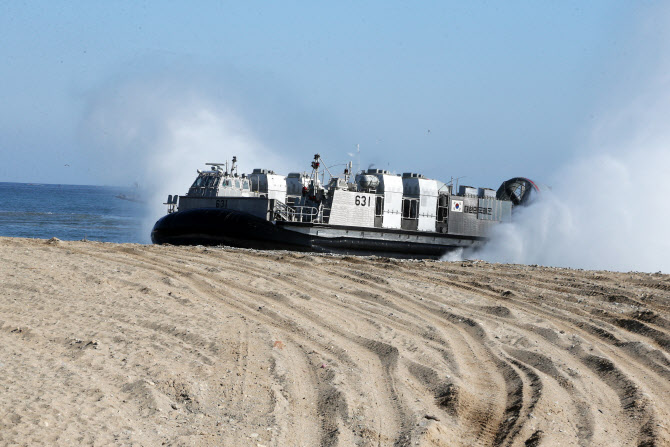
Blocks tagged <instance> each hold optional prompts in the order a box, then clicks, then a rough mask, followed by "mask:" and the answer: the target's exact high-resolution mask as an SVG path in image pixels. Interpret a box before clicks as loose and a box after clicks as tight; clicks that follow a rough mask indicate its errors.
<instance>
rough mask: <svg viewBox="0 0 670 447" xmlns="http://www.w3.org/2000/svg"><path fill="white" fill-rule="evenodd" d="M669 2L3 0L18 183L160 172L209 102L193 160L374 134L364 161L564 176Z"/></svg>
mask: <svg viewBox="0 0 670 447" xmlns="http://www.w3.org/2000/svg"><path fill="white" fill-rule="evenodd" d="M657 9H658V6H657V5H656V4H654V3H645V2H623V1H590V2H584V1H578V2H569V1H562V2H549V1H547V2H539V1H538V2H532V1H513V2H483V1H482V2H448V1H439V2H429V1H426V2H387V1H370V2H332V3H330V4H324V2H254V1H250V2H214V1H211V2H208V1H199V2H175V1H156V2H141V1H135V2H129V1H128V2H124V1H120V2H101V1H80V2H77V1H72V2H53V1H25V2H19V1H16V2H10V1H6V2H2V3H0V42H1V44H0V59H1V60H2V63H0V80H1V82H0V181H18V182H45V183H72V184H120V185H125V184H131V183H132V182H134V181H137V180H139V181H140V183H142V177H143V176H144V175H145V172H146V171H147V170H150V169H151V166H152V162H151V160H153V158H151V157H149V156H144V155H143V154H144V151H149V152H151V151H157V150H158V151H159V152H160V151H161V150H168V149H160V148H158V146H161V145H162V147H163V148H165V147H167V146H169V145H167V144H166V143H165V142H166V141H167V140H166V138H165V137H164V136H163V135H162V133H164V132H165V131H166V129H170V131H171V132H173V133H174V132H176V131H175V130H174V129H175V121H176V120H185V121H187V122H189V123H191V124H192V122H191V121H189V120H191V119H195V118H192V117H193V116H196V117H203V116H205V117H209V118H203V119H206V120H209V119H210V118H211V120H210V121H211V123H212V124H211V126H216V125H221V126H222V127H226V126H228V127H229V129H231V130H230V132H221V133H220V134H219V133H216V132H213V131H212V130H211V128H210V127H211V126H210V127H206V130H203V131H202V132H198V131H197V130H198V129H204V128H203V127H202V126H201V125H200V124H199V125H197V126H191V127H188V126H187V130H188V131H185V130H184V127H183V126H182V127H178V129H179V131H178V132H177V133H178V135H179V139H178V140H175V141H178V142H179V144H181V145H183V146H185V147H187V148H188V149H187V150H186V152H185V153H183V152H182V153H180V156H179V157H178V160H179V161H178V163H175V164H176V165H177V167H178V168H180V169H184V170H188V172H189V175H190V173H192V172H194V170H195V169H196V168H198V167H201V165H202V164H203V163H205V162H206V161H213V160H212V158H216V159H217V160H216V161H221V160H223V159H225V158H230V157H231V156H232V155H234V154H236V155H238V157H239V158H240V159H241V161H242V162H244V153H245V151H246V150H247V148H248V147H251V146H253V145H255V146H254V147H262V148H263V150H261V151H260V152H259V151H256V156H255V158H254V157H251V156H250V157H249V161H250V162H251V161H252V160H253V162H255V163H260V162H264V161H269V160H282V161H283V162H285V164H282V165H281V166H290V167H291V168H292V170H301V169H307V168H308V164H309V161H310V160H311V157H312V155H313V154H314V153H315V152H320V153H321V154H322V155H323V156H324V158H325V159H326V160H327V161H328V162H329V163H330V162H332V163H333V164H335V163H342V162H345V161H347V160H348V158H349V156H347V153H354V152H355V150H356V149H355V148H356V144H360V150H361V155H360V158H361V165H362V167H367V166H369V165H370V164H374V165H375V166H376V167H382V168H388V169H391V170H394V171H398V172H404V171H413V172H422V173H424V174H425V175H427V176H429V177H433V178H439V179H442V180H445V179H447V180H448V179H449V177H450V176H454V177H460V176H466V179H465V180H463V182H465V183H470V184H472V185H473V186H490V187H494V188H495V187H497V186H498V185H499V184H500V182H501V181H502V180H504V179H506V178H509V177H513V176H517V175H523V176H528V177H531V178H534V179H537V180H538V181H545V182H546V181H548V179H550V178H551V176H552V175H553V174H552V173H553V172H554V170H555V169H556V167H557V166H560V165H561V164H562V163H564V162H565V160H566V159H570V158H571V157H573V156H574V154H575V153H576V152H579V151H582V150H584V147H585V145H586V144H587V143H586V142H587V141H588V140H589V135H590V133H591V132H592V129H593V127H594V122H597V121H598V119H599V116H600V115H601V114H602V113H603V110H607V109H608V108H609V107H613V106H614V104H615V103H616V102H617V101H618V100H619V99H621V92H626V91H629V90H631V89H635V88H636V86H637V85H639V83H640V82H642V80H643V79H644V76H645V73H646V70H645V68H644V67H646V66H648V65H649V66H651V65H653V64H654V61H655V59H657V58H658V57H659V53H660V52H662V51H663V48H662V47H661V48H657V47H655V46H654V45H653V44H651V45H645V44H644V42H654V39H653V32H654V31H653V30H654V29H655V28H654V24H653V23H652V24H651V25H650V24H649V22H650V21H652V22H653V19H654V16H655V11H656V10H657ZM650 30H651V31H650ZM645 33H646V34H645ZM649 33H652V35H651V36H650V35H649ZM645 39H647V40H645ZM641 42H642V44H641ZM195 98H197V99H195ZM188 107H192V108H190V109H189V108H188ZM168 111H171V113H168ZM191 111H193V112H191ZM203 111H207V112H211V113H208V114H204V115H203V113H201V112H203ZM212 117H214V118H212ZM199 119H200V118H199ZM210 121H207V122H210ZM208 132H209V135H211V138H205V137H204V136H203V135H202V133H208ZM212 140H216V141H212ZM171 141H172V140H171ZM250 142H252V143H250ZM250 145H251V146H250ZM201 146H202V150H199V148H200V147H201ZM205 146H206V147H205ZM251 152H253V151H252V150H251V149H249V153H250V154H251ZM270 152H271V153H272V157H274V158H272V157H270V156H269V155H268V154H269V153H270ZM154 154H155V152H154ZM184 154H185V155H184ZM258 154H261V156H260V157H259V156H258ZM263 154H265V155H263ZM204 157H207V158H208V159H203V158H204ZM243 167H245V168H247V169H245V170H250V169H251V168H253V167H256V166H244V165H243ZM268 167H270V168H272V166H268ZM186 186H187V185H183V187H182V189H183V188H186ZM174 192H178V191H174Z"/></svg>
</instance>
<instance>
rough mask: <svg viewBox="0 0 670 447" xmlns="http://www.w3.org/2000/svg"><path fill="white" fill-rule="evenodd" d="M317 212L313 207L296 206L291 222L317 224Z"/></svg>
mask: <svg viewBox="0 0 670 447" xmlns="http://www.w3.org/2000/svg"><path fill="white" fill-rule="evenodd" d="M318 220H319V210H318V209H317V208H315V207H313V206H296V207H295V213H294V214H293V219H292V221H293V222H318Z"/></svg>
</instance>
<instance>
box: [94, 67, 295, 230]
mask: <svg viewBox="0 0 670 447" xmlns="http://www.w3.org/2000/svg"><path fill="white" fill-rule="evenodd" d="M206 93H207V92H206V91H202V90H200V89H198V88H195V87H193V86H189V85H188V84H183V83H180V82H177V81H174V80H165V79H164V80H151V81H148V80H143V81H137V80H136V81H132V82H123V83H120V84H117V85H114V86H111V87H109V88H107V89H104V90H103V91H101V92H99V93H98V94H97V95H94V97H93V98H92V100H91V103H90V105H89V108H88V113H87V117H86V120H85V122H84V125H83V128H82V136H83V138H84V141H85V143H86V151H85V153H84V154H83V155H84V156H85V158H86V159H87V160H88V162H89V165H90V166H91V168H92V169H96V170H97V171H98V172H100V182H101V183H102V182H104V183H112V184H131V183H132V182H138V183H140V184H141V185H142V187H143V190H144V191H147V192H148V193H149V195H148V196H147V197H146V199H147V201H148V205H147V209H146V218H145V225H144V226H145V227H146V228H145V231H144V233H146V240H145V242H148V241H149V231H150V228H151V226H152V225H153V223H154V222H155V221H156V219H157V218H158V217H160V216H161V215H163V214H164V213H165V208H164V207H163V206H162V205H161V203H162V202H164V201H165V199H166V198H167V195H168V194H183V193H184V192H185V190H186V188H188V186H189V185H190V184H191V182H192V181H193V179H194V178H195V170H196V169H199V168H204V163H205V162H209V161H212V162H225V161H226V159H230V158H231V157H232V156H233V155H237V156H238V159H239V160H240V166H241V170H242V172H243V171H244V170H251V169H252V168H255V167H272V168H273V169H275V170H278V171H280V170H281V169H283V165H284V164H285V163H286V160H285V159H280V158H279V157H277V156H275V154H273V153H272V152H271V151H270V150H269V149H268V148H267V147H266V146H265V145H264V144H263V143H262V142H260V141H259V140H258V139H257V138H256V137H255V136H254V135H253V133H252V131H251V130H250V129H249V128H248V126H247V124H246V122H245V121H244V119H243V118H242V117H240V116H238V115H237V114H236V113H235V111H234V110H232V109H231V108H230V107H228V106H226V104H221V103H217V102H214V101H212V100H211V99H209V98H208V95H207V94H206Z"/></svg>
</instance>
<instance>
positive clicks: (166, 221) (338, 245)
mask: <svg viewBox="0 0 670 447" xmlns="http://www.w3.org/2000/svg"><path fill="white" fill-rule="evenodd" d="M151 240H152V242H153V243H155V244H173V245H228V246H232V247H240V248H253V249H260V250H294V251H313V252H321V253H337V254H351V255H378V256H388V257H396V258H439V257H441V256H443V255H444V254H446V253H448V252H449V251H452V250H454V249H457V248H465V247H472V248H474V247H477V246H479V245H480V244H481V243H483V241H484V238H474V237H457V236H456V237H455V236H446V235H444V236H441V235H435V234H434V233H433V234H431V235H426V234H425V233H422V232H417V231H405V230H384V229H379V228H372V229H371V228H356V227H344V226H329V225H314V224H308V223H307V224H306V223H300V224H298V223H293V222H282V221H279V222H273V221H268V220H265V219H261V218H259V217H256V216H253V215H251V214H249V213H245V212H242V211H237V210H231V209H220V208H199V209H191V210H185V211H178V212H175V213H171V214H168V215H166V216H164V217H163V218H161V219H160V220H158V222H156V224H155V226H154V228H153V230H152V232H151Z"/></svg>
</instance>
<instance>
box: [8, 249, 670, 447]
mask: <svg viewBox="0 0 670 447" xmlns="http://www.w3.org/2000/svg"><path fill="white" fill-rule="evenodd" d="M669 350H670V276H668V275H662V274H648V273H613V272H603V271H597V272H596V271H581V270H570V269H558V268H545V267H537V266H519V265H500V264H489V263H485V262H477V261H467V262H451V263H450V262H433V261H399V260H389V259H384V258H357V257H346V256H344V257H343V256H321V255H314V254H306V253H290V252H262V251H252V250H233V249H224V248H207V247H171V246H142V245H135V244H105V243H97V242H62V241H45V240H32V239H18V238H0V445H40V444H42V445H75V444H94V445H147V446H149V445H161V444H164V445H226V446H227V445H231V446H244V445H250V446H259V445H260V446H380V445H381V446H404V445H407V446H409V445H419V446H459V445H462V446H469V445H478V446H490V445H494V446H539V445H559V444H560V445H568V446H569V445H574V446H591V445H594V446H617V445H621V446H624V445H625V446H628V445H638V446H652V445H658V446H661V445H670V432H669V430H668V425H667V424H668V423H667V421H668V420H670V417H669V416H670V415H669V413H670V352H669Z"/></svg>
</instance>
